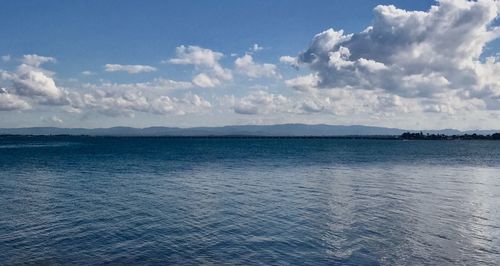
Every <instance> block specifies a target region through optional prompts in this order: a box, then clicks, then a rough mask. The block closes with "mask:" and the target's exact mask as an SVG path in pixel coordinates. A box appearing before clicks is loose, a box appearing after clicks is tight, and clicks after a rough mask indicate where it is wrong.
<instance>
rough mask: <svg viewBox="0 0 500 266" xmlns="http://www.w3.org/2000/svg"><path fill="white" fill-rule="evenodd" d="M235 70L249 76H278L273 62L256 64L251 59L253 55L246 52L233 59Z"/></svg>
mask: <svg viewBox="0 0 500 266" xmlns="http://www.w3.org/2000/svg"><path fill="white" fill-rule="evenodd" d="M234 65H235V67H236V70H237V71H238V72H240V73H241V74H243V75H246V76H248V77H250V78H259V77H268V78H272V77H274V78H278V77H280V75H279V73H278V71H277V69H276V65H273V64H258V63H255V62H254V61H253V57H252V56H251V55H249V54H246V55H244V56H242V57H239V58H236V60H235V61H234Z"/></svg>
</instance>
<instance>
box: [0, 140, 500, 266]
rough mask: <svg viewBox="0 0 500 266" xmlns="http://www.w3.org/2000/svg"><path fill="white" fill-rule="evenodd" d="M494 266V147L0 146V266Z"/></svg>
mask: <svg viewBox="0 0 500 266" xmlns="http://www.w3.org/2000/svg"><path fill="white" fill-rule="evenodd" d="M15 264H33V265H45V264H71V265H86V264H119V265H121V264H130V265H137V264H140V265H143V264H162V265H164V264H181V265H197V264H211V265H220V264H230V265H234V264H236V265H254V264H273V265H336V264H338V265H426V264H432V265H499V264H500V142H493V141H398V140H347V139H300V138H296V139H228V138H211V139H203V138H192V139H189V138H105V137H0V265H15Z"/></svg>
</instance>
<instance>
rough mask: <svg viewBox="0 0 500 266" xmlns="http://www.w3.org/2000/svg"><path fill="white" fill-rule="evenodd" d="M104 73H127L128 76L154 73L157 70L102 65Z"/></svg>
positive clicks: (142, 67) (141, 66)
mask: <svg viewBox="0 0 500 266" xmlns="http://www.w3.org/2000/svg"><path fill="white" fill-rule="evenodd" d="M104 70H105V71H106V72H127V73H129V74H138V73H147V72H154V71H156V70H157V69H156V68H155V67H152V66H147V65H119V64H106V65H104Z"/></svg>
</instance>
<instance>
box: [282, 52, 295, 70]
mask: <svg viewBox="0 0 500 266" xmlns="http://www.w3.org/2000/svg"><path fill="white" fill-rule="evenodd" d="M280 62H281V63H284V64H288V65H290V66H292V67H293V68H295V69H299V59H298V58H297V57H292V56H289V55H284V56H281V57H280Z"/></svg>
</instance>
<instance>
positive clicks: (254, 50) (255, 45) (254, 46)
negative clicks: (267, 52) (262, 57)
mask: <svg viewBox="0 0 500 266" xmlns="http://www.w3.org/2000/svg"><path fill="white" fill-rule="evenodd" d="M262 50H264V47H262V46H260V45H258V44H256V43H254V45H252V47H251V48H250V51H252V52H254V53H256V52H259V51H262Z"/></svg>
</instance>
